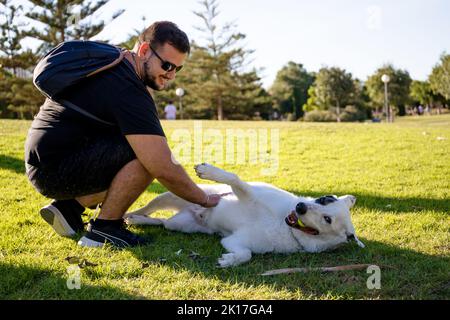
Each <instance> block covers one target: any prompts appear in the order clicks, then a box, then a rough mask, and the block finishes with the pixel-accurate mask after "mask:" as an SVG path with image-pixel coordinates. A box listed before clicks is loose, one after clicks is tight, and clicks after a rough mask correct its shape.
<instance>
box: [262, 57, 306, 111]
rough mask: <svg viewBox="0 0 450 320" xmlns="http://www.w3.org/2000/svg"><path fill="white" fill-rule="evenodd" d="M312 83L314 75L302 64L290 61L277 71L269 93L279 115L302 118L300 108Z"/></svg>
mask: <svg viewBox="0 0 450 320" xmlns="http://www.w3.org/2000/svg"><path fill="white" fill-rule="evenodd" d="M313 82H314V75H312V74H310V73H308V72H307V71H306V69H305V68H304V67H303V65H302V64H300V63H295V62H292V61H290V62H288V64H287V65H286V66H284V67H283V68H282V69H281V70H280V71H278V73H277V76H276V78H275V81H274V83H273V85H272V87H271V88H270V90H269V91H270V93H271V95H272V98H273V99H274V102H275V105H276V107H277V108H278V109H279V110H280V111H281V113H293V114H294V116H295V119H298V118H299V117H302V116H303V109H302V106H303V105H304V104H305V103H306V102H307V99H308V89H309V88H310V86H311V85H312V83H313Z"/></svg>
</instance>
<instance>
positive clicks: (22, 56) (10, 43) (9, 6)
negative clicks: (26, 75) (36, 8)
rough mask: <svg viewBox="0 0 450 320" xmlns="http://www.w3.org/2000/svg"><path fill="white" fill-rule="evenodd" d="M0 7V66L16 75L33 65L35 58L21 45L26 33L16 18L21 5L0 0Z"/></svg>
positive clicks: (20, 10) (9, 0)
mask: <svg viewBox="0 0 450 320" xmlns="http://www.w3.org/2000/svg"><path fill="white" fill-rule="evenodd" d="M0 8H1V9H2V10H1V11H0V20H1V21H2V22H1V23H0V30H1V33H0V66H1V67H3V68H7V69H9V70H10V71H11V72H12V74H13V75H15V76H17V75H18V73H19V72H20V70H21V69H22V70H26V69H29V68H30V67H31V66H34V65H35V64H36V62H37V59H36V56H35V55H34V54H33V52H32V51H31V50H24V49H23V48H22V45H21V41H22V40H23V39H24V38H25V37H26V34H25V33H24V31H23V30H22V27H23V26H24V24H19V23H18V21H17V20H18V19H17V18H18V17H19V16H20V14H21V13H22V11H23V7H22V6H20V5H19V6H16V5H14V4H13V3H12V1H11V0H0Z"/></svg>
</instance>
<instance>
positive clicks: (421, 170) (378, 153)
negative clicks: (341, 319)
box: [0, 115, 450, 299]
mask: <svg viewBox="0 0 450 320" xmlns="http://www.w3.org/2000/svg"><path fill="white" fill-rule="evenodd" d="M29 125H30V122H29V121H11V120H0V134H1V136H0V208H1V210H0V219H1V220H0V221H1V222H0V235H1V236H0V274H1V275H0V299H449V298H450V236H449V235H450V232H449V231H450V230H449V229H450V218H449V212H450V197H449V190H450V115H442V116H433V117H420V118H419V117H415V118H407V119H397V122H396V123H394V124H392V125H387V124H375V123H363V124H314V123H301V122H297V123H281V122H231V121H230V122H221V123H218V122H215V121H204V122H202V125H203V129H204V130H206V129H208V128H212V129H218V130H222V132H225V130H226V129H238V128H241V129H266V128H267V129H279V133H280V152H279V159H278V163H279V169H278V171H277V174H276V175H273V176H267V175H263V174H262V173H261V170H260V168H261V164H250V163H245V164H221V163H218V165H219V166H221V167H223V168H225V169H227V170H231V171H234V172H236V173H237V174H239V175H240V176H241V177H242V178H243V179H245V180H248V181H266V182H269V183H273V184H275V185H277V186H278V187H280V188H283V189H286V190H289V191H290V192H294V193H296V194H299V195H306V196H319V195H324V194H336V195H343V194H353V195H355V196H356V197H357V199H358V200H357V204H356V206H355V207H354V209H353V210H352V215H353V222H354V225H355V228H356V230H357V233H358V236H359V238H360V239H361V240H362V241H363V242H365V244H366V246H367V247H366V248H365V249H361V248H359V247H357V246H356V245H346V246H344V247H342V248H340V249H338V250H336V251H333V252H326V253H320V254H300V253H297V254H291V255H283V254H265V255H254V258H253V259H252V260H251V261H250V262H249V263H247V264H244V265H241V266H238V267H234V268H229V269H219V268H216V266H215V264H216V260H217V258H218V257H219V256H220V255H221V254H222V253H223V252H224V250H223V248H222V247H221V245H220V238H219V237H218V236H208V235H202V234H182V233H175V232H170V231H166V230H164V229H163V228H160V227H132V230H134V231H135V232H137V233H139V234H146V235H151V236H152V237H153V238H154V242H153V243H152V244H151V245H149V246H145V247H141V248H136V249H126V250H122V251H118V250H113V249H112V248H109V247H107V248H103V249H86V248H80V247H78V246H77V244H76V239H75V240H74V239H66V238H61V237H59V236H57V235H56V234H55V233H54V232H52V230H51V228H50V227H49V226H48V225H47V224H46V223H45V222H44V221H43V220H42V219H41V218H40V216H39V214H38V211H39V209H40V208H41V207H42V206H44V205H45V204H47V203H48V202H49V200H48V199H45V198H44V197H42V196H40V195H39V194H38V193H37V192H35V191H34V189H33V188H32V187H31V185H30V184H29V183H28V181H27V179H26V177H25V175H24V166H23V148H24V142H25V137H26V132H27V130H28V127H29ZM163 125H164V128H165V130H166V133H167V136H168V137H169V138H171V137H172V134H173V133H174V132H175V133H176V131H174V130H177V129H183V128H184V129H191V130H192V128H193V126H194V123H193V122H190V121H183V122H182V121H177V122H164V123H163ZM438 137H443V138H445V139H438ZM171 145H172V146H174V147H175V146H176V144H175V142H174V141H171ZM192 147H193V146H192ZM192 162H193V161H192ZM192 166H193V163H187V164H185V167H186V168H187V169H188V171H189V173H190V174H193V170H192ZM195 180H196V181H198V182H200V180H199V179H197V178H196V179H195ZM163 190H164V188H162V187H161V185H159V184H153V185H152V186H150V187H149V188H148V190H147V191H146V192H145V193H144V194H143V195H142V196H141V197H140V198H139V199H138V201H137V202H136V203H135V204H134V205H133V206H132V209H136V208H138V207H140V206H143V205H144V204H146V203H147V202H148V201H149V200H151V199H152V198H154V197H155V196H156V195H157V194H158V193H160V192H162V191H163ZM160 215H162V216H167V215H168V213H167V212H162V213H160ZM180 249H182V251H181V253H180V254H179V255H177V254H176V252H177V251H179V250H180ZM191 251H195V252H197V253H199V254H200V256H201V258H199V259H194V260H193V259H192V258H190V257H189V253H190V252H191ZM68 256H78V257H80V258H85V259H87V260H89V261H90V262H93V263H96V264H98V266H95V267H87V268H84V269H82V270H81V289H80V290H69V289H67V286H66V281H67V279H68V277H69V275H68V272H67V268H68V266H69V264H68V262H67V261H66V260H64V259H65V258H66V257H68ZM161 259H165V260H161ZM356 263H369V264H376V265H380V266H385V265H387V266H391V267H392V268H383V267H382V269H381V289H380V290H369V289H368V288H367V286H366V281H367V278H368V277H369V276H370V275H369V274H367V273H366V272H365V271H354V272H341V273H332V274H331V273H328V274H323V273H318V272H313V273H309V274H292V275H278V276H273V277H262V276H260V275H259V274H260V273H262V272H264V271H267V270H271V269H279V268H291V267H319V266H335V265H342V264H356Z"/></svg>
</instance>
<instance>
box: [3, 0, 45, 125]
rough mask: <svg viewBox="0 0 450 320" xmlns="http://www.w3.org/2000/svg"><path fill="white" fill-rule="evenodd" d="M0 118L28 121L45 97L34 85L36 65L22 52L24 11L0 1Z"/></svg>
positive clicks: (30, 54)
mask: <svg viewBox="0 0 450 320" xmlns="http://www.w3.org/2000/svg"><path fill="white" fill-rule="evenodd" d="M0 8H1V11H0V12H1V13H0V21H1V23H0V28H1V32H0V69H1V70H0V116H1V117H7V118H10V117H16V118H21V119H22V118H29V119H31V118H32V116H33V115H34V114H35V113H36V112H37V110H38V109H39V106H40V105H41V104H42V102H43V100H44V98H43V97H42V95H41V94H40V93H39V91H38V90H37V89H36V88H35V87H34V86H33V83H32V80H31V75H32V72H31V69H32V68H33V67H34V65H35V64H36V62H37V57H36V55H35V54H34V53H33V52H32V51H31V50H24V49H23V48H22V45H21V42H22V40H23V38H24V37H25V34H24V32H23V27H24V25H23V24H19V23H18V18H19V16H20V14H21V13H22V11H23V8H22V6H16V5H14V4H13V3H12V1H10V0H0Z"/></svg>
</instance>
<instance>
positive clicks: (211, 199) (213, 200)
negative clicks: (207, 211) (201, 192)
mask: <svg viewBox="0 0 450 320" xmlns="http://www.w3.org/2000/svg"><path fill="white" fill-rule="evenodd" d="M221 197H222V196H221V195H220V194H208V195H206V199H205V201H204V203H203V204H202V205H201V206H202V207H205V208H212V207H215V206H217V205H218V204H219V202H220V198H221Z"/></svg>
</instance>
